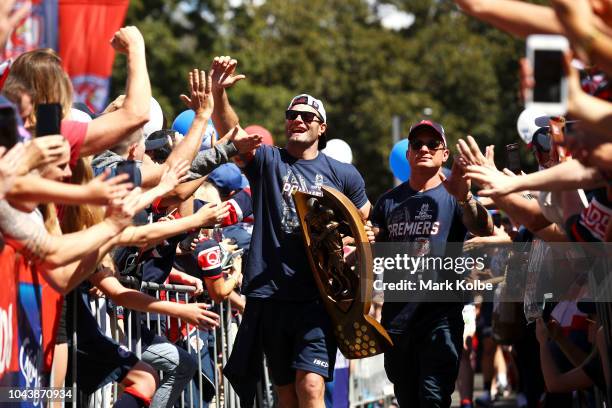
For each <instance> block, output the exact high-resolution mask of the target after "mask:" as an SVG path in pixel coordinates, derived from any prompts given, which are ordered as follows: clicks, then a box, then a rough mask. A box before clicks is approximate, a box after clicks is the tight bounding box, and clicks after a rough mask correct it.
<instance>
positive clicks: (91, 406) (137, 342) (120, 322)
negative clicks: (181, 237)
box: [67, 277, 273, 408]
mask: <svg viewBox="0 0 612 408" xmlns="http://www.w3.org/2000/svg"><path fill="white" fill-rule="evenodd" d="M121 283H122V284H123V285H124V286H126V287H131V288H134V289H139V290H141V291H143V292H146V293H149V294H151V295H152V296H154V297H155V298H156V299H161V298H162V297H163V296H165V300H172V301H175V302H184V303H190V294H191V293H193V292H194V291H195V289H196V288H195V287H193V286H185V285H174V284H168V285H160V284H157V283H153V282H142V284H141V285H140V286H139V285H138V281H137V280H136V279H134V278H132V277H127V278H122V279H121ZM162 292H163V293H164V295H163V296H162ZM111 303H112V302H111ZM91 309H92V311H93V313H94V315H95V317H96V320H97V322H98V325H99V326H100V327H101V328H102V331H103V332H105V334H106V335H107V336H108V337H110V338H112V339H114V340H115V341H117V342H119V343H121V344H123V345H124V346H126V347H127V348H128V349H129V350H130V351H132V352H134V353H135V354H136V356H137V357H138V358H141V356H142V341H141V324H143V323H139V324H137V325H136V327H135V328H134V330H132V329H133V328H132V325H133V324H135V323H133V322H142V314H141V312H138V311H132V310H127V309H124V312H123V319H119V318H118V314H120V308H119V307H118V306H117V305H115V304H112V305H111V308H110V310H108V307H107V302H106V301H105V299H104V298H96V299H93V300H91ZM212 309H213V310H215V311H217V312H218V313H219V316H220V317H221V319H220V325H219V327H218V328H216V329H215V330H214V331H213V333H211V334H212V342H213V369H214V375H213V377H214V383H215V395H214V397H213V399H212V401H211V402H210V403H206V402H205V401H204V399H203V395H202V391H203V383H202V350H203V349H204V347H208V345H207V344H203V345H200V342H202V339H201V338H200V330H199V329H197V328H196V330H195V333H194V335H195V336H196V337H195V338H196V339H197V340H196V346H197V350H195V351H196V359H197V364H198V368H197V369H198V371H197V372H198V375H197V387H196V380H193V379H192V380H191V381H190V383H189V384H188V386H187V387H185V389H184V390H183V392H182V393H181V397H180V399H179V400H178V402H177V404H176V406H180V407H181V408H195V407H203V406H205V405H206V404H208V406H209V407H214V408H221V407H223V408H239V407H240V400H239V398H238V395H237V394H236V392H235V391H234V390H233V389H232V387H231V385H230V384H229V382H228V381H227V379H226V378H225V377H223V379H222V380H220V378H219V376H221V375H222V374H221V369H222V367H223V366H224V365H225V364H226V362H227V359H228V357H229V355H230V353H231V351H232V347H233V344H234V339H235V336H236V332H237V329H238V325H239V324H240V316H238V318H237V319H236V320H237V321H236V320H235V319H234V318H233V316H232V310H231V307H230V305H229V301H228V300H225V301H224V302H222V303H217V304H215V303H214V302H213V304H212ZM74 310H75V311H76V308H74ZM107 310H108V313H107ZM130 314H134V317H133V318H131V317H129V315H130ZM144 315H145V316H144V317H145V319H144V322H145V323H144V324H146V326H147V328H149V329H150V328H151V327H152V325H155V333H156V334H157V335H158V336H164V337H165V333H163V332H162V326H164V327H165V328H166V330H167V331H169V330H170V329H171V325H176V324H177V322H178V326H179V327H178V333H179V335H180V333H181V327H182V321H181V320H180V319H172V320H173V321H171V318H170V317H168V316H166V315H160V314H157V315H156V316H153V315H152V314H151V313H145V314H144ZM75 320H76V319H75ZM186 329H187V338H186V339H185V343H186V348H185V350H186V351H187V352H189V353H190V354H191V348H192V344H191V343H192V341H191V336H190V331H191V329H192V327H190V325H189V324H186ZM133 332H135V335H134V336H132V333H133ZM69 335H70V336H71V338H72V340H73V342H74V344H77V341H78V338H77V334H76V332H75V331H73V332H72V333H70V334H69ZM179 343H180V341H179V342H177V343H175V345H176V346H177V347H180V344H179ZM76 350H77V347H73V348H72V362H73V363H72V371H73V373H74V375H73V377H72V378H73V379H74V380H73V384H71V386H72V387H73V390H74V391H75V393H74V394H75V395H78V392H76V391H77V390H76V378H77V375H78V373H77V372H76ZM264 365H265V361H264ZM159 377H160V380H162V379H163V372H161V371H160V372H159ZM67 386H68V384H67ZM196 390H197V391H196ZM196 394H197V395H196ZM257 395H258V397H257V401H256V402H257V405H258V406H259V407H272V406H273V395H272V387H271V383H270V380H269V377H268V375H267V369H264V376H263V380H262V384H261V387H260V389H259V390H258V393H257ZM117 396H118V386H117V384H116V383H113V384H108V385H106V386H105V387H103V388H102V389H99V390H97V391H96V392H95V393H93V394H91V395H89V396H83V395H81V397H84V399H85V400H86V401H87V402H86V404H85V406H87V407H88V408H108V407H111V406H112V405H113V403H114V402H115V401H116V400H117ZM187 396H189V398H188V402H189V403H186V399H187V398H186V397H187ZM77 400H79V399H78V398H75V399H74V402H73V404H72V406H73V407H76V406H77V405H79V406H80V404H78V403H77Z"/></svg>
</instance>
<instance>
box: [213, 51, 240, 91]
mask: <svg viewBox="0 0 612 408" xmlns="http://www.w3.org/2000/svg"><path fill="white" fill-rule="evenodd" d="M237 65H238V61H237V60H235V59H232V58H231V57H228V56H223V57H215V58H214V59H213V62H212V64H211V66H210V72H211V76H212V90H213V92H221V91H223V90H224V89H226V88H230V87H232V86H234V84H235V83H236V82H238V81H240V80H242V79H245V78H246V76H245V75H236V74H235V71H236V66H237Z"/></svg>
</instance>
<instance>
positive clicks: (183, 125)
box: [172, 109, 218, 150]
mask: <svg viewBox="0 0 612 408" xmlns="http://www.w3.org/2000/svg"><path fill="white" fill-rule="evenodd" d="M193 118H195V112H194V111H192V110H191V109H187V110H186V111H183V112H181V113H180V114H179V115H178V116H177V117H176V119H174V122H172V129H173V130H175V131H177V132H179V133H180V134H182V135H183V136H185V135H187V132H189V128H190V127H191V123H192V122H193ZM216 135H218V133H217V129H215V126H214V125H213V121H212V119H208V124H207V125H206V129H204V137H203V138H202V146H201V147H200V150H204V149H210V148H211V140H212V138H213V137H215V136H216ZM215 139H218V137H215Z"/></svg>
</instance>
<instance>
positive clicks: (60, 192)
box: [7, 171, 132, 205]
mask: <svg viewBox="0 0 612 408" xmlns="http://www.w3.org/2000/svg"><path fill="white" fill-rule="evenodd" d="M109 173H110V171H105V172H104V173H102V174H100V175H99V176H97V177H96V178H94V179H93V180H91V181H90V182H89V183H87V184H84V185H79V184H70V183H61V182H59V181H54V180H49V179H44V178H41V177H39V176H35V175H33V174H28V175H26V176H22V177H17V179H16V180H15V184H14V185H13V187H12V188H11V190H10V191H9V192H8V193H7V197H8V198H9V199H11V200H21V201H34V202H38V203H50V202H52V203H56V204H66V205H81V204H93V205H107V204H108V203H109V202H110V201H112V200H114V199H116V198H120V197H123V196H125V195H126V193H127V191H128V189H129V188H131V187H132V185H131V184H130V183H125V181H126V180H127V179H128V175H127V174H121V175H119V176H117V177H113V178H110V179H107V177H108V174H109Z"/></svg>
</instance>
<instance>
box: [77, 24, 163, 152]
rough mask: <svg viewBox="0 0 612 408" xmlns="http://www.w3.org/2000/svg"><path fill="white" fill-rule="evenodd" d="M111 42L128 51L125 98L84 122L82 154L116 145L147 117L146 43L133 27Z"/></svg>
mask: <svg viewBox="0 0 612 408" xmlns="http://www.w3.org/2000/svg"><path fill="white" fill-rule="evenodd" d="M111 45H112V46H113V47H114V48H115V50H116V51H117V52H120V53H122V54H126V55H127V63H128V76H127V83H126V92H125V100H124V102H123V104H122V106H121V107H120V108H119V109H117V110H115V111H114V112H110V113H107V114H105V115H102V116H99V117H97V118H96V119H94V120H93V121H91V122H90V123H89V125H88V126H87V134H86V136H85V141H84V142H83V146H82V147H81V156H88V155H91V154H95V153H99V152H102V151H104V150H106V149H108V148H110V147H113V146H115V145H116V144H117V143H119V142H120V141H121V140H123V139H124V138H125V137H127V136H128V135H129V134H131V133H132V132H134V131H135V130H136V129H138V128H139V127H141V126H143V125H144V124H145V123H147V121H148V120H149V110H150V106H151V83H150V82H149V73H148V72H147V61H146V55H145V44H144V39H143V38H142V35H141V34H140V31H138V29H137V28H136V27H124V28H121V29H120V30H119V31H118V32H117V33H116V34H115V36H114V37H113V40H112V42H111Z"/></svg>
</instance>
